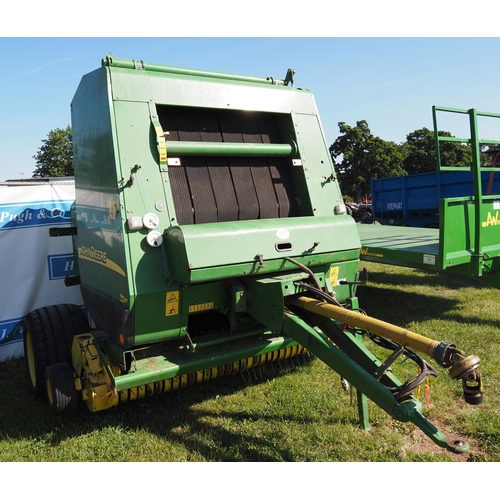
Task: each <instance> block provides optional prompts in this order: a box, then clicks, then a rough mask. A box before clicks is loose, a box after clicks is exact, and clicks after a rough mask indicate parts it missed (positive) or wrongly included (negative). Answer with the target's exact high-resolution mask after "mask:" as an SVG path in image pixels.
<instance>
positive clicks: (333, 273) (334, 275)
mask: <svg viewBox="0 0 500 500" xmlns="http://www.w3.org/2000/svg"><path fill="white" fill-rule="evenodd" d="M338 279H339V267H338V266H337V267H330V283H331V284H332V286H336V285H337V281H338Z"/></svg>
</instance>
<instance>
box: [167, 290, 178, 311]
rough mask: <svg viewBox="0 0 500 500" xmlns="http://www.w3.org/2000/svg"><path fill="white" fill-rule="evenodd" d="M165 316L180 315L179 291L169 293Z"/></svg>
mask: <svg viewBox="0 0 500 500" xmlns="http://www.w3.org/2000/svg"><path fill="white" fill-rule="evenodd" d="M166 302H167V303H166V309H165V316H175V315H176V314H179V290H176V291H174V292H167V295H166Z"/></svg>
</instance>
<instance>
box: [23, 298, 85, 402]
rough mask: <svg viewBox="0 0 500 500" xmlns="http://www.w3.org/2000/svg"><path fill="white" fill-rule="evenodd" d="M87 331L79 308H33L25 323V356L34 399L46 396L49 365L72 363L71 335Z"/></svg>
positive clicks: (58, 306)
mask: <svg viewBox="0 0 500 500" xmlns="http://www.w3.org/2000/svg"><path fill="white" fill-rule="evenodd" d="M89 331H90V327H89V323H88V321H87V318H86V316H85V313H84V312H83V310H82V309H81V307H79V306H77V305H74V304H60V305H53V306H48V307H42V308H40V309H35V310H34V311H31V312H29V313H28V314H27V315H26V320H25V323H24V358H25V361H26V370H27V372H28V378H29V382H30V385H31V391H32V392H33V394H34V395H35V397H36V398H37V399H41V400H43V399H46V395H47V391H46V389H45V370H46V369H47V367H48V366H49V365H52V364H54V363H59V362H62V361H66V362H68V363H71V345H72V343H73V337H74V336H75V335H80V334H82V333H87V332H89Z"/></svg>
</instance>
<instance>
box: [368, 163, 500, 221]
mask: <svg viewBox="0 0 500 500" xmlns="http://www.w3.org/2000/svg"><path fill="white" fill-rule="evenodd" d="M482 192H483V193H484V194H486V195H496V194H500V168H499V171H498V173H497V172H494V171H493V172H482ZM371 195H372V206H371V209H372V216H373V219H375V220H376V221H378V222H380V223H381V224H387V225H389V224H390V225H394V226H413V227H429V228H432V227H435V228H437V227H439V204H440V200H441V199H442V198H457V197H466V196H470V197H471V198H473V196H474V182H473V178H472V172H471V171H470V170H467V171H465V170H464V171H452V170H440V171H436V172H426V173H423V174H413V175H404V176H400V177H388V178H383V179H373V180H372V181H371Z"/></svg>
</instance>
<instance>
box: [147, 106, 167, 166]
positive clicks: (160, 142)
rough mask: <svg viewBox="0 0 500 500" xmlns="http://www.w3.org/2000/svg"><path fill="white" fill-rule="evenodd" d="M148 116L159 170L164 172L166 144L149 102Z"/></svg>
mask: <svg viewBox="0 0 500 500" xmlns="http://www.w3.org/2000/svg"><path fill="white" fill-rule="evenodd" d="M148 104H149V116H150V118H151V124H152V125H153V128H154V131H155V137H156V147H157V149H158V162H159V164H160V170H161V171H162V172H166V171H167V169H168V166H167V142H166V140H165V132H164V131H163V128H162V126H161V123H160V120H159V118H158V111H157V109H156V105H155V103H154V102H152V101H149V103H148Z"/></svg>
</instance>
